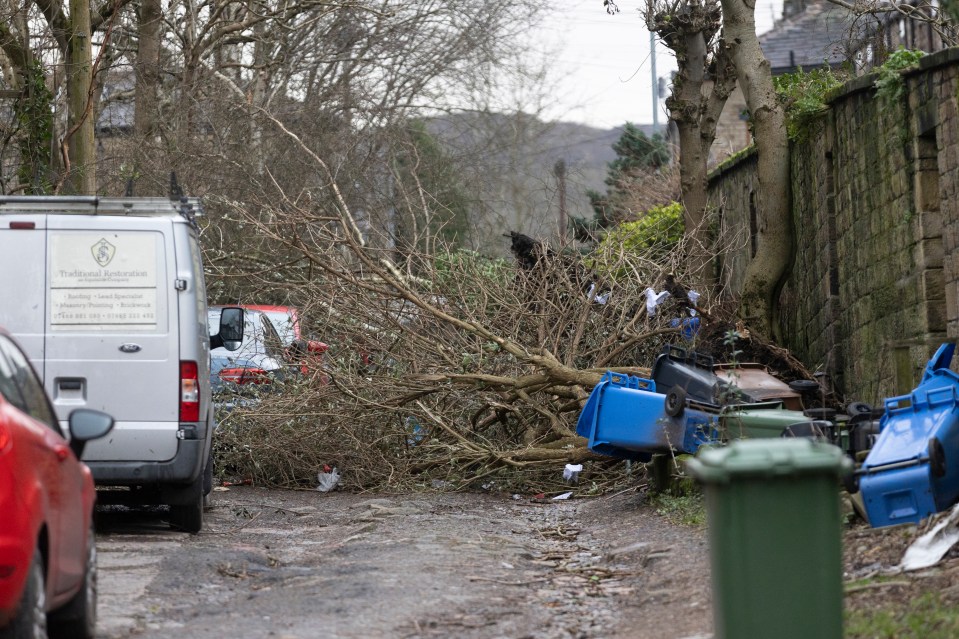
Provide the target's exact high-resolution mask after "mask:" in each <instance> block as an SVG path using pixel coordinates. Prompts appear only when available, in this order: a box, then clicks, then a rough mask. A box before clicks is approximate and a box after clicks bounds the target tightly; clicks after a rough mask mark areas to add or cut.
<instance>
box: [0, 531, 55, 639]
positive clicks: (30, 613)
mask: <svg viewBox="0 0 959 639" xmlns="http://www.w3.org/2000/svg"><path fill="white" fill-rule="evenodd" d="M46 607H47V594H46V590H45V588H44V584H43V557H42V556H40V550H39V549H37V550H34V551H33V561H32V562H31V563H30V568H29V571H28V572H27V583H26V586H25V587H24V589H23V596H22V597H20V605H19V606H18V607H17V614H16V616H15V617H14V618H13V621H11V622H10V624H9V625H7V626H5V627H4V628H2V629H0V637H2V638H3V639H34V638H35V637H46V636H47V611H46Z"/></svg>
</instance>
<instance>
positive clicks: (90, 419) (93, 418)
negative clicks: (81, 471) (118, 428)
mask: <svg viewBox="0 0 959 639" xmlns="http://www.w3.org/2000/svg"><path fill="white" fill-rule="evenodd" d="M69 424H70V450H72V451H73V454H74V455H76V456H77V459H80V457H82V456H83V449H84V448H85V447H86V443H87V442H88V441H90V440H91V439H99V438H101V437H103V436H104V435H106V434H107V433H109V432H110V430H111V429H112V428H113V418H112V417H110V416H109V415H107V414H106V413H101V412H100V411H98V410H90V409H89V408H78V409H76V410H75V411H73V412H72V413H70V418H69Z"/></svg>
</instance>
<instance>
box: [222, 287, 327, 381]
mask: <svg viewBox="0 0 959 639" xmlns="http://www.w3.org/2000/svg"><path fill="white" fill-rule="evenodd" d="M239 306H240V308H244V309H248V310H251V311H260V312H261V313H263V314H264V315H266V316H267V318H269V320H270V322H271V323H272V324H273V327H274V328H275V329H276V332H277V334H278V335H279V336H280V341H281V342H282V343H283V347H284V348H285V349H286V351H287V353H288V355H289V356H290V358H291V359H293V360H294V361H298V362H302V363H303V373H304V374H306V373H308V372H309V371H310V370H315V369H320V368H322V366H323V354H324V353H326V351H327V350H329V348H330V347H329V345H328V344H326V343H325V342H320V341H318V340H313V339H308V338H305V337H304V336H303V331H302V327H301V324H300V314H299V311H298V310H297V309H296V308H295V307H293V306H272V305H269V304H239Z"/></svg>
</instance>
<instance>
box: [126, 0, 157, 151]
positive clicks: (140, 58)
mask: <svg viewBox="0 0 959 639" xmlns="http://www.w3.org/2000/svg"><path fill="white" fill-rule="evenodd" d="M162 17H163V16H162V9H161V5H160V0H141V3H140V32H139V36H140V37H139V43H138V47H137V62H136V80H135V82H136V86H135V95H136V102H135V103H134V108H135V111H134V115H133V127H134V134H135V135H136V137H137V138H139V139H145V138H147V137H148V136H149V135H150V134H151V133H152V132H153V130H154V126H155V122H156V117H157V87H158V86H159V83H160V73H159V63H160V20H161V18H162Z"/></svg>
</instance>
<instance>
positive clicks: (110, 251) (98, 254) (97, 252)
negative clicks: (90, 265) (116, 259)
mask: <svg viewBox="0 0 959 639" xmlns="http://www.w3.org/2000/svg"><path fill="white" fill-rule="evenodd" d="M90 251H92V252H93V259H95V260H96V261H97V264H99V265H100V266H106V265H107V264H109V263H110V262H112V261H113V256H114V255H116V254H117V247H115V246H113V245H112V244H110V243H109V242H107V241H106V240H105V239H101V240H100V241H99V242H97V243H96V244H94V245H93V246H91V247H90Z"/></svg>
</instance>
